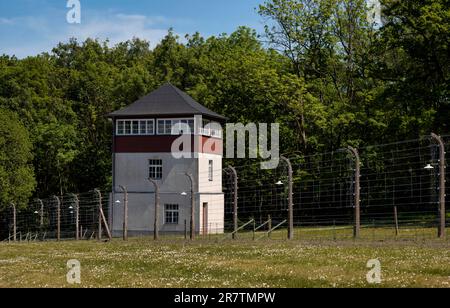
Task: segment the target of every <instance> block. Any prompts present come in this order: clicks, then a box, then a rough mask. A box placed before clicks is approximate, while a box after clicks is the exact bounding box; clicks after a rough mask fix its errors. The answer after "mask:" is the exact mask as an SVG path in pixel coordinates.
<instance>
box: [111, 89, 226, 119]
mask: <svg viewBox="0 0 450 308" xmlns="http://www.w3.org/2000/svg"><path fill="white" fill-rule="evenodd" d="M181 115H183V116H186V115H203V116H208V117H211V118H214V119H218V120H223V121H224V120H226V118H225V117H223V116H221V115H219V114H217V113H215V112H213V111H211V110H209V109H208V108H206V107H205V106H202V105H200V104H199V103H197V102H196V101H195V100H194V99H193V98H192V97H190V96H189V95H187V94H186V93H184V92H183V91H181V90H180V89H178V88H177V87H175V86H173V85H172V84H170V83H166V84H164V85H163V86H161V87H160V88H159V89H157V90H155V91H153V92H152V93H150V94H148V95H147V96H144V97H142V98H140V99H139V100H137V101H136V102H134V103H133V104H131V105H129V106H128V107H125V108H123V109H121V110H119V111H116V112H113V113H110V114H109V115H108V116H109V117H110V118H116V117H134V116H136V117H139V116H181Z"/></svg>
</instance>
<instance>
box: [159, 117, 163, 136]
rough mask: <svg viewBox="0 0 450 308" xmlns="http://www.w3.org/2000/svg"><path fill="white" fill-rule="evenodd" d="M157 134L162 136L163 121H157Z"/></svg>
mask: <svg viewBox="0 0 450 308" xmlns="http://www.w3.org/2000/svg"><path fill="white" fill-rule="evenodd" d="M158 134H159V135H164V120H158Z"/></svg>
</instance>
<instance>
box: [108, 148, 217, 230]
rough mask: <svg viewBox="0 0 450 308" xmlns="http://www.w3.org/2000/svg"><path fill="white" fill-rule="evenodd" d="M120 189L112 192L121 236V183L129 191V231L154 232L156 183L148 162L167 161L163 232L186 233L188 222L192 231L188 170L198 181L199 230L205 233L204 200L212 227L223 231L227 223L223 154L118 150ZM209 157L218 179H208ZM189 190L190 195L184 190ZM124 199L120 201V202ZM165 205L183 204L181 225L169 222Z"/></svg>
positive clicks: (113, 219)
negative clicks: (186, 156) (179, 155)
mask: <svg viewBox="0 0 450 308" xmlns="http://www.w3.org/2000/svg"><path fill="white" fill-rule="evenodd" d="M115 157H116V158H115V185H116V192H114V193H113V194H112V195H111V200H112V202H110V203H111V211H110V213H111V219H110V223H111V225H112V230H113V234H114V235H115V236H120V234H121V233H122V231H123V197H124V196H123V194H122V193H121V192H120V189H119V185H122V186H125V187H126V188H127V189H128V191H129V194H128V230H129V234H130V235H134V234H136V235H139V234H149V233H151V232H153V229H154V228H153V224H154V211H155V195H154V193H153V191H154V188H153V185H151V184H150V182H148V180H147V178H148V172H149V171H148V161H149V160H150V159H162V160H163V178H162V180H161V181H159V182H158V183H159V187H160V208H159V221H160V227H159V229H160V232H161V233H174V232H176V233H183V232H184V230H185V226H184V221H185V220H186V221H187V225H188V230H189V223H190V213H191V196H190V182H189V180H188V178H187V177H186V176H185V173H186V172H188V173H191V174H192V175H193V176H194V178H195V179H196V180H195V182H196V183H195V199H196V209H195V212H196V215H195V220H196V230H197V232H198V233H201V232H202V231H203V230H205V226H204V225H203V222H204V220H203V203H208V214H207V215H208V222H207V225H208V227H209V228H208V230H209V231H210V233H222V232H223V229H224V227H223V224H224V196H223V193H222V172H221V170H222V157H221V156H220V155H212V154H199V158H198V159H195V158H192V159H175V158H173V157H172V155H171V154H170V153H116V154H115ZM209 160H213V161H214V180H213V182H210V181H209V179H208V165H209ZM182 192H186V193H187V196H182V195H181V193H182ZM116 200H120V201H121V203H120V204H116V202H115V201H116ZM165 204H178V205H179V224H178V225H165V223H164V222H165V213H164V208H165V206H164V205H165Z"/></svg>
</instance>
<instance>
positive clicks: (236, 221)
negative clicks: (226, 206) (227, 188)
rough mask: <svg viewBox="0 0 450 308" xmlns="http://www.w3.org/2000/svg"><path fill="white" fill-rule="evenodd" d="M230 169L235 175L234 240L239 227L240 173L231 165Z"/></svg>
mask: <svg viewBox="0 0 450 308" xmlns="http://www.w3.org/2000/svg"><path fill="white" fill-rule="evenodd" d="M228 169H230V171H231V175H232V176H233V229H234V230H233V231H234V232H233V240H234V239H236V238H237V229H238V180H239V178H238V174H237V171H236V169H235V168H234V167H232V166H229V167H228Z"/></svg>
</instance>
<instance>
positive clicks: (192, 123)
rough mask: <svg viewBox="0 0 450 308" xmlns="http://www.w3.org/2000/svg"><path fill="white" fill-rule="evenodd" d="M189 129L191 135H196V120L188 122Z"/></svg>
mask: <svg viewBox="0 0 450 308" xmlns="http://www.w3.org/2000/svg"><path fill="white" fill-rule="evenodd" d="M188 125H189V129H190V130H191V134H194V120H189V121H188Z"/></svg>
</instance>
